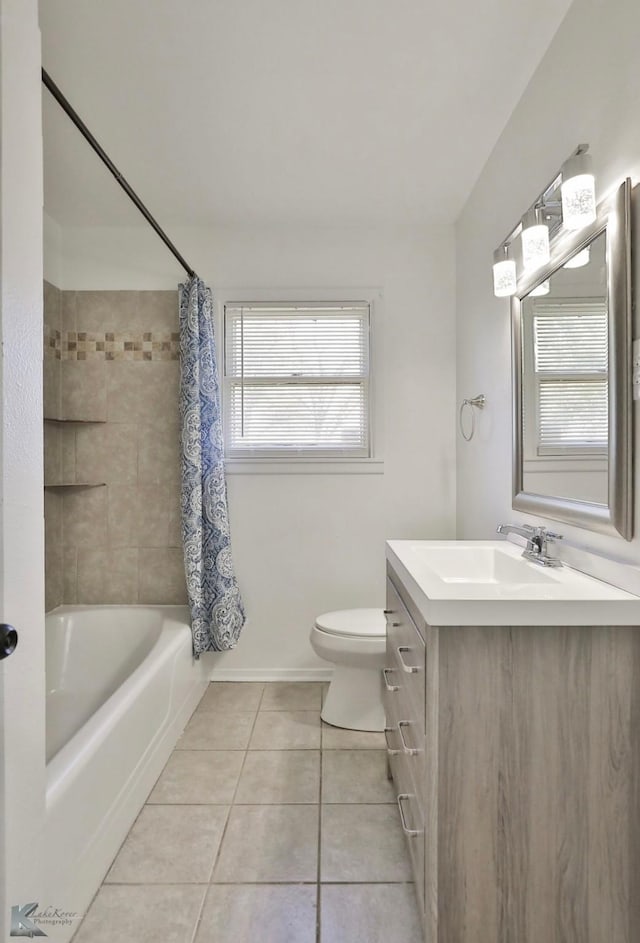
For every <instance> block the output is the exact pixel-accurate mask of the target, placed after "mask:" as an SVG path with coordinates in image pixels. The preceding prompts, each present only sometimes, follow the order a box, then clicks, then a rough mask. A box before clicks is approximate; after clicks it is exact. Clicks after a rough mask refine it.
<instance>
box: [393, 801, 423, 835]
mask: <svg viewBox="0 0 640 943" xmlns="http://www.w3.org/2000/svg"><path fill="white" fill-rule="evenodd" d="M403 799H406V800H407V802H408V801H409V800H410V799H411V796H410V795H409V793H408V792H401V793H400V795H399V796H398V798H397V800H396V801H397V803H398V809H399V810H400V823H401V825H402V831H403V832H404V833H405V835H406V836H407V838H417V837H418V835H419V834H420V829H418V828H409V827H408V825H407V822H406V819H405V817H404V806H403V805H402V801H403Z"/></svg>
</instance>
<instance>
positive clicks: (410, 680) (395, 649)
mask: <svg viewBox="0 0 640 943" xmlns="http://www.w3.org/2000/svg"><path fill="white" fill-rule="evenodd" d="M386 617H387V668H388V669H389V670H390V672H393V676H394V678H395V681H394V683H395V684H397V685H398V686H399V688H400V690H401V691H402V692H403V694H405V695H406V697H408V699H409V701H410V702H411V708H410V713H411V716H412V719H413V718H415V719H416V720H417V721H419V723H420V724H421V727H422V730H423V732H424V723H425V667H426V649H425V644H424V641H423V639H422V636H421V635H420V632H419V631H418V628H417V627H416V625H415V623H414V622H413V619H412V618H411V616H410V615H409V612H408V611H407V609H406V607H405V605H404V603H403V602H402V600H401V599H400V596H399V595H398V592H397V590H396V588H395V586H394V585H393V583H392V582H391V580H387V609H386ZM388 675H389V672H388Z"/></svg>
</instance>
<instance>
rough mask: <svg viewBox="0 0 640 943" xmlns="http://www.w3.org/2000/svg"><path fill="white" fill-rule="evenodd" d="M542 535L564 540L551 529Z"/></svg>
mask: <svg viewBox="0 0 640 943" xmlns="http://www.w3.org/2000/svg"><path fill="white" fill-rule="evenodd" d="M544 536H545V538H546V539H547V540H564V538H563V536H562V534H554V532H553V531H552V530H546V531H545V532H544Z"/></svg>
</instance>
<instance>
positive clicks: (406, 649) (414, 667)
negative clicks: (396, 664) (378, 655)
mask: <svg viewBox="0 0 640 943" xmlns="http://www.w3.org/2000/svg"><path fill="white" fill-rule="evenodd" d="M396 651H397V653H398V658H399V659H400V664H401V666H402V670H403V671H406V672H407V674H409V675H411V674H415V673H416V671H420V668H419V667H418V665H408V664H407V663H406V661H405V660H404V658H403V652H410V651H411V649H410V648H409V646H408V645H398V647H397V648H396Z"/></svg>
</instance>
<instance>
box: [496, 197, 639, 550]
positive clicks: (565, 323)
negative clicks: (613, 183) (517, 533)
mask: <svg viewBox="0 0 640 943" xmlns="http://www.w3.org/2000/svg"><path fill="white" fill-rule="evenodd" d="M551 231H552V233H553V227H552V229H551ZM555 233H556V234H555V236H554V237H553V238H552V241H551V260H550V262H549V263H548V265H546V266H545V267H544V268H541V269H537V270H536V271H535V272H533V273H527V272H525V273H524V275H523V276H521V278H520V280H519V283H518V291H517V293H516V295H514V296H513V298H512V301H511V327H512V378H513V507H514V508H515V509H517V510H520V511H526V512H528V513H530V514H536V515H540V516H541V517H548V518H552V519H553V520H558V521H565V522H566V523H569V524H575V525H577V526H578V527H584V528H587V529H589V530H595V531H600V532H602V533H607V534H618V535H620V536H622V537H624V538H625V539H626V540H631V537H632V528H633V523H632V521H633V515H632V508H633V501H632V497H633V496H632V487H633V484H632V446H633V438H632V429H631V419H632V400H631V182H630V181H629V180H626V181H625V182H624V183H623V184H622V186H621V187H620V188H619V189H618V191H617V192H616V193H614V194H613V195H612V196H611V197H610V198H609V199H608V200H606V201H604V202H603V203H602V204H601V205H600V206H599V207H598V214H597V218H596V220H595V222H594V223H593V224H592V225H591V226H589V227H588V228H587V229H583V230H581V231H580V232H579V233H565V232H562V231H561V228H560V227H559V226H556V227H555Z"/></svg>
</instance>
